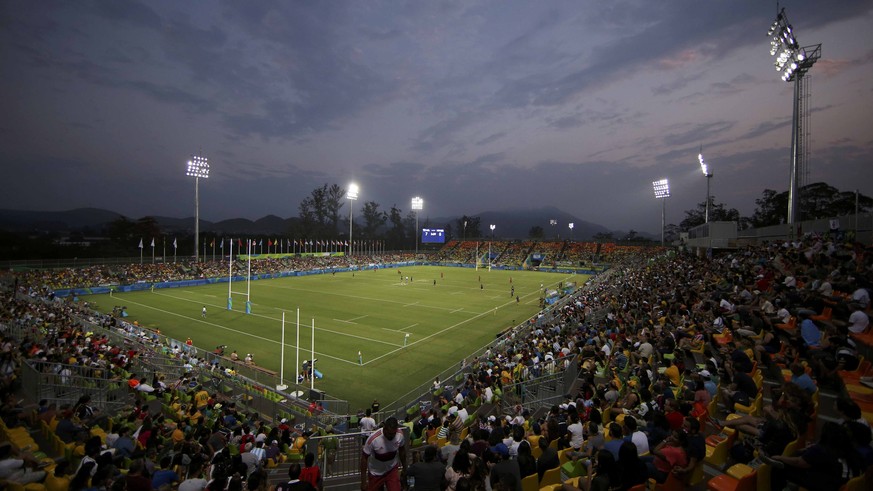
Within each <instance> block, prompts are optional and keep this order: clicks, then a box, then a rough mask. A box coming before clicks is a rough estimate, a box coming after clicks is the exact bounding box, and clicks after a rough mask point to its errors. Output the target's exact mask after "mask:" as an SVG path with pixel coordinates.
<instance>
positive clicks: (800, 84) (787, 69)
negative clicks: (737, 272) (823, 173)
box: [767, 8, 821, 235]
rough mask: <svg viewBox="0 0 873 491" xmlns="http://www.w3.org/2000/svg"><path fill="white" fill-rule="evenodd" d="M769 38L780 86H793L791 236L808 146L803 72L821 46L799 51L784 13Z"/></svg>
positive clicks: (811, 62) (797, 215)
mask: <svg viewBox="0 0 873 491" xmlns="http://www.w3.org/2000/svg"><path fill="white" fill-rule="evenodd" d="M767 36H768V37H769V38H770V55H771V56H775V57H776V61H775V62H774V63H773V65H774V66H775V67H776V71H777V72H781V73H782V81H783V82H794V101H793V110H792V117H791V169H790V171H789V181H790V182H789V183H788V225H789V227H790V228H791V232H790V233H791V235H794V232H795V227H794V224H795V223H796V222H798V221H800V216H799V215H800V213H799V212H800V210H799V208H798V204H799V202H800V196H799V192H800V187H802V183H803V182H804V181H805V179H806V158H805V157H806V149H807V146H808V145H809V144H808V142H806V140H805V138H804V134H803V120H804V115H808V112H809V108H808V107H806V106H805V105H804V102H805V100H806V99H807V98H808V96H809V93H808V88H807V86H806V83H805V80H806V77H805V75H806V72H808V71H809V69H810V68H812V65H814V64H815V62H816V61H818V59H819V58H821V44H814V45H811V46H804V47H800V45H799V44H798V43H797V38H796V37H795V36H794V29H793V28H792V27H791V24H790V23H789V22H788V17H787V16H786V15H785V9H784V8H783V9H781V10H780V11H779V13H778V14H777V15H776V20H775V21H773V24H772V25H771V26H770V30H769V31H767Z"/></svg>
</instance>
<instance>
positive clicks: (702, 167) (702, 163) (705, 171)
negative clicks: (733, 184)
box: [697, 153, 712, 177]
mask: <svg viewBox="0 0 873 491" xmlns="http://www.w3.org/2000/svg"><path fill="white" fill-rule="evenodd" d="M697 160H699V161H700V170H702V171H703V175H704V176H706V177H712V173H711V172H709V166H707V165H706V161H705V160H703V154H702V153H699V154H697Z"/></svg>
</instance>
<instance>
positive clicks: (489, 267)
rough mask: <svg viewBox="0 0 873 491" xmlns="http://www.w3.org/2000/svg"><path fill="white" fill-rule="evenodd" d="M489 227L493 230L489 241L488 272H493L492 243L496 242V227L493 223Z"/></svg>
mask: <svg viewBox="0 0 873 491" xmlns="http://www.w3.org/2000/svg"><path fill="white" fill-rule="evenodd" d="M489 227H490V228H491V240H490V241H488V271H491V243H492V242H494V227H495V225H494V224H493V223H492V224H491V225H489Z"/></svg>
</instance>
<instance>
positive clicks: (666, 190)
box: [652, 179, 708, 247]
mask: <svg viewBox="0 0 873 491" xmlns="http://www.w3.org/2000/svg"><path fill="white" fill-rule="evenodd" d="M652 188H653V189H654V191H655V199H660V200H661V247H664V228H665V227H666V226H667V218H666V217H667V198H669V197H670V182H669V181H668V180H667V179H661V180H660V181H652ZM707 194H708V193H707Z"/></svg>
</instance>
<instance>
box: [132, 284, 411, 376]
mask: <svg viewBox="0 0 873 491" xmlns="http://www.w3.org/2000/svg"><path fill="white" fill-rule="evenodd" d="M166 296H170V295H166ZM171 298H176V297H171ZM179 300H183V299H179ZM125 302H126V303H128V304H133V305H139V306H140V307H145V308H147V309H152V310H156V311H158V312H163V313H165V314H169V315H174V316H176V317H181V318H183V319H185V320H187V321H192V322H199V323H201V324H206V325H208V326H212V327H216V328H218V329H224V330H225V331H230V332H235V333H237V334H242V335H244V336H248V337H252V338H256V339H260V340H262V341H266V342H268V343H273V344H278V345H281V344H282V343H281V342H280V341H276V340H275V339H269V338H265V337H263V336H258V335H257V334H252V333H250V332H245V331H240V330H238V329H233V328H230V327H226V326H222V325H221V324H216V323H214V322H207V321H204V320H201V319H198V318H196V317H188V316H186V315H182V314H179V313H176V312H170V311H169V310H164V309H159V308H157V307H153V306H151V305H146V304H144V303H139V302H136V301H133V300H130V299H125ZM213 307H216V306H215V305H213ZM252 315H254V314H252ZM385 344H389V343H385ZM285 346H288V347H291V348H294V347H295V346H294V345H293V344H288V343H285ZM393 346H398V345H393ZM315 353H316V354H317V355H319V356H324V357H327V358H330V359H332V360H337V361H342V362H346V363H352V364H356V363H354V362H352V361H349V360H344V359H342V358H337V357H336V356H332V355H329V354H327V353H322V352H319V351H316V352H315Z"/></svg>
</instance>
